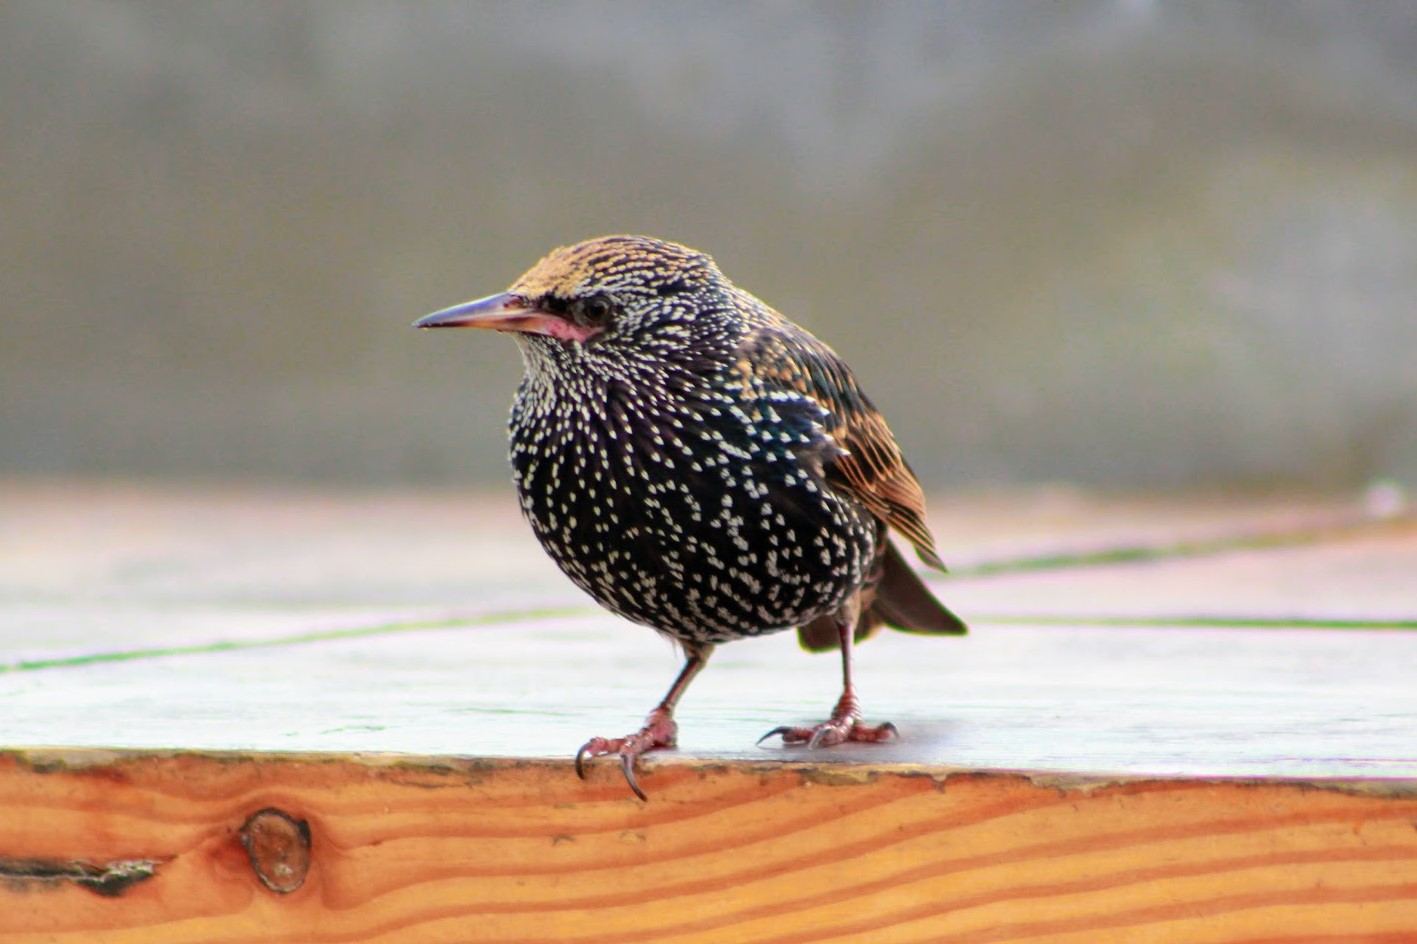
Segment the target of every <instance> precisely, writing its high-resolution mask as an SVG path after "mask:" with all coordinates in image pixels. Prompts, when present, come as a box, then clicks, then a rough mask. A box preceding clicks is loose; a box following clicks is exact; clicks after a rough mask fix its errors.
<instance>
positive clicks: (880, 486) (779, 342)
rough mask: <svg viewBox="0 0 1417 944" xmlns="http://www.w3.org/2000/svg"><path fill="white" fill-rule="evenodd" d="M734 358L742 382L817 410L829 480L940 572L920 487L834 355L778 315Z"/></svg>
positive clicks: (752, 335)
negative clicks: (827, 446)
mask: <svg viewBox="0 0 1417 944" xmlns="http://www.w3.org/2000/svg"><path fill="white" fill-rule="evenodd" d="M739 356H740V359H739V369H740V370H741V371H742V372H743V374H744V381H745V383H750V384H755V385H758V386H766V387H767V388H768V389H769V390H775V391H793V392H796V393H800V394H802V395H803V396H805V397H807V398H808V399H810V400H812V401H814V402H815V403H816V404H817V405H818V406H819V407H821V409H822V411H823V412H824V414H825V417H824V418H823V420H822V429H823V432H824V433H825V434H826V435H827V436H829V437H830V438H831V441H832V444H834V445H835V446H836V448H835V449H834V450H832V451H831V453H830V455H829V457H828V458H827V459H826V461H825V463H824V469H823V472H824V475H825V477H826V480H827V483H828V484H829V485H832V486H835V487H837V488H840V489H842V490H843V491H846V492H848V493H849V494H851V495H852V496H853V497H854V498H856V499H857V500H858V501H860V502H861V504H863V505H865V506H866V508H867V509H868V510H870V512H871V513H872V514H873V515H875V516H876V517H877V518H879V519H881V520H882V521H884V522H885V523H886V524H888V525H890V526H891V527H892V528H895V530H896V531H898V532H900V534H901V535H903V536H904V537H905V538H906V539H907V540H909V541H910V543H911V544H912V545H914V546H915V552H916V554H918V555H919V556H920V559H921V560H923V561H924V562H925V563H927V564H929V565H930V566H931V567H936V568H938V569H940V570H944V569H945V565H944V563H943V562H941V560H940V557H939V554H938V553H936V551H935V539H934V537H933V536H932V535H931V534H930V529H929V527H928V526H927V525H926V523H925V492H924V490H923V489H922V488H921V487H920V482H919V480H918V479H917V478H916V477H915V473H914V471H912V470H911V468H910V466H909V464H907V463H906V461H905V457H904V456H903V455H901V451H900V446H898V445H897V444H896V441H895V436H894V435H893V434H892V433H891V429H890V426H888V425H887V424H886V419H885V417H884V416H882V415H881V412H880V411H879V410H877V409H876V407H875V406H874V405H873V404H872V403H871V401H870V400H869V399H868V398H867V397H866V394H865V393H863V392H862V391H861V388H860V386H859V385H858V384H857V382H856V377H855V376H854V375H853V374H852V372H851V368H849V367H848V366H847V365H846V363H845V362H844V361H843V360H842V359H841V358H840V357H838V356H837V354H836V352H835V351H833V350H832V349H831V348H829V347H828V346H827V345H825V344H823V343H822V342H821V341H819V340H817V339H816V338H815V337H813V336H812V335H810V334H808V333H807V332H805V331H802V330H801V329H799V328H797V327H796V326H795V325H792V324H791V323H790V322H787V321H786V320H782V321H779V322H776V323H769V324H766V325H763V326H760V327H758V328H756V329H755V330H753V331H752V332H751V333H750V334H749V335H748V336H747V337H746V338H745V339H744V341H743V344H742V346H741V347H740V349H739Z"/></svg>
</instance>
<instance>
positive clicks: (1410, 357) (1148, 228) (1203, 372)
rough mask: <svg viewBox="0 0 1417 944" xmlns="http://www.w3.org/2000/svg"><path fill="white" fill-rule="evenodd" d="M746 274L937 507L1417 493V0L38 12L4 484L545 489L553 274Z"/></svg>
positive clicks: (8, 159)
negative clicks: (498, 319) (872, 403)
mask: <svg viewBox="0 0 1417 944" xmlns="http://www.w3.org/2000/svg"><path fill="white" fill-rule="evenodd" d="M617 231H636V232H646V233H651V234H655V235H661V236H665V237H670V238H674V239H679V240H681V241H684V242H688V243H690V244H693V245H695V246H698V247H700V248H703V249H706V250H708V251H710V252H712V253H713V254H714V255H715V256H716V257H717V258H718V260H719V262H720V264H721V265H722V266H723V268H724V269H725V271H727V272H728V273H729V275H730V276H731V277H733V278H734V279H735V280H736V281H738V282H739V284H741V285H743V286H745V287H746V288H748V289H750V290H752V291H754V292H756V293H758V294H759V295H761V296H762V297H763V298H765V299H766V300H768V301H769V302H771V303H773V304H775V305H777V306H778V307H779V308H781V309H782V310H783V311H784V312H786V313H787V314H788V315H790V316H791V317H793V318H795V319H797V320H799V321H802V322H804V323H806V324H807V325H809V326H810V327H811V328H812V329H813V330H815V331H816V332H817V333H818V334H820V335H821V336H823V337H824V338H826V339H828V340H829V341H831V342H832V343H833V344H834V345H835V346H836V347H837V348H838V350H840V351H841V352H842V353H843V354H844V355H845V356H846V357H847V358H848V359H849V360H850V361H851V362H852V363H853V364H854V365H855V366H856V367H857V369H858V372H859V373H860V374H861V376H862V378H863V381H864V384H865V386H866V388H867V389H868V390H869V391H870V392H871V393H872V394H873V396H874V398H875V399H876V400H877V401H878V402H879V403H880V404H881V405H882V406H883V407H884V408H885V410H886V412H887V414H888V415H889V416H890V417H891V419H892V421H893V423H894V425H895V427H896V430H897V433H898V435H899V437H900V438H901V440H902V441H903V443H904V444H905V446H906V448H907V450H908V452H909V454H910V456H911V458H912V462H913V464H914V465H915V466H916V468H917V470H918V471H920V472H921V473H922V477H924V478H925V479H926V480H927V481H928V483H929V484H930V485H931V486H932V487H944V486H950V485H961V484H972V483H980V482H993V481H1005V482H1017V481H1037V480H1074V481H1080V482H1086V483H1101V484H1109V485H1126V486H1143V487H1147V486H1175V485H1186V484H1195V485H1215V484H1227V483H1229V484H1236V483H1239V484H1254V483H1261V482H1279V483H1287V484H1294V483H1300V484H1314V485H1334V484H1345V483H1361V482H1364V481H1368V480H1371V479H1373V478H1376V477H1382V476H1396V477H1401V478H1406V479H1408V480H1417V5H1414V4H1413V3H1411V2H1409V0H1395V2H1391V3H1380V2H1354V3H1350V4H1343V3H1338V2H1333V3H1312V4H1302V3H1290V2H1253V3H1243V4H1241V3H1235V4H1211V3H1205V4H1199V3H1197V4H1187V3H1166V4H1162V3H1153V2H1146V0H1132V2H1125V0H1114V2H1093V3H1046V4H1045V3H1033V2H1015V3H1009V2H992V0H991V2H973V3H935V4H918V5H917V4H909V3H901V4H864V3H863V4H854V5H849V4H834V3H833V4H795V3H773V4H702V3H685V4H665V3H608V2H607V3H595V4H574V3H561V2H557V3H549V4H531V3H487V4H467V3H442V4H440V3H433V2H423V3H418V4H391V3H385V2H354V0H328V2H318V3H308V2H307V3H287V2H269V3H247V2H241V3H238V2H229V3H202V2H193V3H179V2H161V3H122V2H92V3H89V2H69V0H38V2H18V0H9V2H6V3H4V4H3V5H0V472H10V473H12V472H36V473H100V474H101V473H120V474H131V473H139V474H148V473H152V474H159V475H192V474H196V475H203V476H216V477H251V476H254V477H268V478H269V477H275V478H294V479H300V478H309V479H322V480H323V479H330V480H353V481H374V482H396V481H408V480H419V481H430V480H441V481H450V482H464V481H468V482H470V481H477V480H494V479H501V478H503V477H504V476H505V472H504V460H503V431H502V427H503V425H504V418H505V414H506V406H507V403H508V400H509V398H510V396H511V393H512V389H513V387H514V385H515V383H516V381H517V378H518V376H519V374H520V366H519V363H518V360H517V356H516V353H515V348H514V346H513V345H512V344H511V342H509V341H507V340H506V339H504V338H498V337H491V336H485V335H482V334H477V336H469V335H462V334H459V335H445V334H438V335H431V334H426V333H420V332H414V331H412V330H409V328H408V327H407V325H408V322H409V321H410V320H412V319H413V318H414V317H416V316H418V315H420V314H423V313H425V312H426V311H429V310H432V309H434V308H439V307H442V306H444V305H447V304H450V303H452V302H455V301H460V300H462V299H465V298H469V297H472V296H474V295H480V294H485V293H488V292H492V291H496V290H498V289H500V288H502V287H504V286H505V285H506V283H508V282H509V281H510V280H511V279H512V278H513V277H514V276H516V275H517V274H518V273H519V272H520V271H521V270H522V269H523V268H525V267H526V266H527V265H529V264H530V263H531V262H533V261H535V259H536V258H537V257H538V256H539V255H540V254H541V253H542V252H543V251H544V250H546V249H548V248H550V247H551V246H553V245H556V244H558V243H564V242H568V241H573V240H576V239H579V238H581V237H585V236H590V235H595V234H599V233H605V232H617Z"/></svg>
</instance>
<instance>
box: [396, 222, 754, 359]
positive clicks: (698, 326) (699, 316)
mask: <svg viewBox="0 0 1417 944" xmlns="http://www.w3.org/2000/svg"><path fill="white" fill-rule="evenodd" d="M728 291H729V287H728V284H727V281H726V280H725V279H724V277H723V275H722V273H720V272H719V270H718V267H717V266H716V265H714V262H713V260H712V259H711V258H709V257H708V256H707V255H705V254H704V253H701V252H699V251H697V250H694V249H690V248H688V247H687V246H681V245H679V244H678V243H672V242H666V241H664V240H659V239H651V238H649V237H647V236H602V237H599V238H597V239H590V240H586V241H585V242H581V243H576V244H575V245H573V246H563V247H561V248H559V249H554V250H552V251H551V252H550V253H548V254H547V255H546V257H545V258H543V259H542V260H541V261H540V262H538V263H537V264H536V265H534V266H532V267H531V268H530V269H529V270H527V272H526V273H525V274H523V275H522V276H521V277H520V278H519V279H517V280H516V281H515V282H513V283H512V285H511V287H510V288H509V289H507V291H505V292H502V293H500V294H497V295H490V296H488V297H486V298H479V299H476V300H475V301H470V302H465V303H463V304H461V305H454V306H453V307H451V308H445V309H443V310H442V311H437V312H434V313H433V314H431V315H428V316H426V317H424V318H420V319H419V320H418V321H415V322H414V327H417V328H490V329H492V330H493V331H505V332H511V333H514V334H515V336H516V338H517V340H518V341H519V342H521V344H522V349H523V351H524V352H525V353H526V354H527V355H528V361H529V364H530V363H531V361H533V360H536V359H540V358H552V359H554V360H557V361H562V360H565V359H570V360H581V359H583V358H586V357H592V356H594V355H597V354H598V355H603V356H611V357H617V358H619V357H623V356H625V355H627V354H632V353H637V352H638V353H640V354H644V353H649V352H653V353H654V354H657V355H665V354H672V351H673V349H675V348H682V347H684V346H686V345H693V344H694V343H695V342H697V341H701V340H702V339H703V337H704V336H705V335H706V334H707V333H709V332H714V333H718V334H721V333H722V332H721V331H716V332H715V329H714V324H713V322H714V321H715V316H716V315H717V314H720V313H722V312H723V311H724V308H725V305H724V299H725V298H726V293H727V292H728Z"/></svg>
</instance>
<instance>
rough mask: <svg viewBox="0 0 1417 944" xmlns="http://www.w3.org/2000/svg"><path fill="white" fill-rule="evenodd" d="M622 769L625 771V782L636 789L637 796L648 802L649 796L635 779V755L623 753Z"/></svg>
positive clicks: (621, 757)
mask: <svg viewBox="0 0 1417 944" xmlns="http://www.w3.org/2000/svg"><path fill="white" fill-rule="evenodd" d="M620 769H621V770H623V771H624V772H625V782H626V783H628V784H629V785H630V789H631V790H633V791H635V796H637V797H639V798H640V799H641V800H642V801H644V802H645V803H648V802H649V797H647V796H645V792H644V791H643V790H641V789H640V785H639V783H638V782H637V781H636V780H635V755H634V754H621V755H620Z"/></svg>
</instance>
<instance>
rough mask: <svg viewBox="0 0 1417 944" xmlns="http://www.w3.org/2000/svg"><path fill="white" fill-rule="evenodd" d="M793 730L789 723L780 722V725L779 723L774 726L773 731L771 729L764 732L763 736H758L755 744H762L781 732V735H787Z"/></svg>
mask: <svg viewBox="0 0 1417 944" xmlns="http://www.w3.org/2000/svg"><path fill="white" fill-rule="evenodd" d="M791 730H792V729H791V728H789V727H788V726H787V725H785V724H780V725H778V726H777V727H775V728H773V729H772V730H771V731H769V732H768V733H767V734H764V735H763V736H762V737H760V738H758V740H757V741H756V742H755V745H761V744H762V743H763V742H764V741H766V740H767V739H768V738H770V737H776V736H777V735H779V734H781V735H786V734H788V733H789V732H790V731H791Z"/></svg>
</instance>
